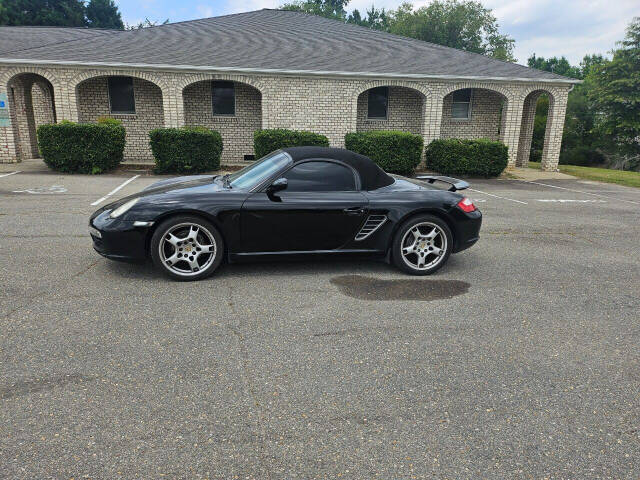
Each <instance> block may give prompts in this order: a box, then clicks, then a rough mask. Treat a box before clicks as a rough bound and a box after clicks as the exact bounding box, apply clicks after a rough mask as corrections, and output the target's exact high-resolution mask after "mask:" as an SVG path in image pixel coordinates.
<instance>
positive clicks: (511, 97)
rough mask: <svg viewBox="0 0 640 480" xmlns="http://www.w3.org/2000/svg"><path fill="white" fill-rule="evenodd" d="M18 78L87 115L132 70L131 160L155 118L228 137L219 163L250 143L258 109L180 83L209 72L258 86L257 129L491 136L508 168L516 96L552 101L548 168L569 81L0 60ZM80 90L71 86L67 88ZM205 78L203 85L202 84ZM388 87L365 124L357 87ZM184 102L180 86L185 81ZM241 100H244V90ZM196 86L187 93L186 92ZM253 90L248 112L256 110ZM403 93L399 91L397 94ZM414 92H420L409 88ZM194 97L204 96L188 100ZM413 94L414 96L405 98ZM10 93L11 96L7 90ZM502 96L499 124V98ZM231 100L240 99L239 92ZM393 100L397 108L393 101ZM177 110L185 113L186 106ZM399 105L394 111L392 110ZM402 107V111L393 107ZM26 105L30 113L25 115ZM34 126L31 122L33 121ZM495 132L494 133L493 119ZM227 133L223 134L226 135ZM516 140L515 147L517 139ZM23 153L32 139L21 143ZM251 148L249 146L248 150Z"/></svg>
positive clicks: (73, 112)
mask: <svg viewBox="0 0 640 480" xmlns="http://www.w3.org/2000/svg"><path fill="white" fill-rule="evenodd" d="M25 75H41V76H42V77H44V78H46V79H47V80H49V81H50V82H51V84H52V86H53V92H54V101H55V112H56V119H57V121H61V120H63V119H68V120H72V121H78V120H80V121H95V119H96V118H97V117H99V116H101V115H106V114H108V113H109V111H108V97H107V89H106V78H105V76H107V75H128V76H132V77H135V80H134V85H135V90H136V102H137V110H138V111H137V113H136V114H135V115H131V116H130V115H117V116H116V118H121V119H122V120H123V122H124V124H125V128H126V129H127V147H126V150H125V156H126V157H127V158H130V159H138V160H151V154H150V151H149V147H148V138H147V133H148V131H149V130H150V129H151V128H155V127H158V126H162V125H167V126H181V125H185V124H187V123H189V124H191V123H194V124H203V123H204V124H205V125H207V126H211V127H213V128H215V127H219V128H218V129H219V130H221V131H222V133H223V135H225V136H226V137H227V141H226V142H225V143H226V146H227V147H228V148H227V149H226V151H225V153H224V161H225V163H229V162H240V161H242V159H243V158H242V157H243V156H244V155H245V154H246V153H245V149H247V150H248V147H249V145H250V135H251V134H252V130H253V129H255V128H256V126H257V125H258V123H257V120H255V122H254V121H252V120H250V119H251V118H253V119H257V117H258V115H257V112H254V113H255V114H254V115H250V114H249V113H248V112H249V110H250V109H251V107H249V106H248V107H247V115H246V116H243V117H242V118H238V119H237V120H236V121H235V123H234V121H229V119H225V120H226V121H223V119H220V120H218V119H214V118H213V116H212V115H211V116H209V115H210V100H209V99H208V96H209V95H210V91H205V90H208V89H207V88H205V89H203V90H200V92H199V93H197V92H196V90H195V89H197V88H202V87H197V86H193V87H189V86H190V85H193V84H196V83H197V82H205V81H210V80H214V79H219V80H230V81H234V82H239V83H240V84H246V85H250V86H252V87H253V88H255V89H256V90H257V91H259V92H260V93H261V99H262V105H261V110H262V128H291V129H296V130H310V131H313V132H317V133H321V134H323V135H326V136H327V137H328V138H329V141H330V143H331V145H332V146H344V135H345V134H346V133H347V132H353V131H356V130H357V129H365V128H367V129H368V128H400V129H406V130H409V131H414V132H416V133H420V132H421V133H422V135H423V136H424V139H425V143H429V142H430V141H431V140H433V139H435V138H442V137H445V138H446V137H463V138H465V137H466V138H476V137H489V138H494V139H500V140H501V141H503V142H504V143H505V144H506V145H507V146H508V147H509V163H510V165H515V164H516V160H517V153H518V150H519V149H520V148H523V149H525V150H526V149H528V148H529V147H528V145H524V144H522V143H525V144H526V142H527V138H528V137H527V136H525V140H524V142H520V140H521V128H522V126H523V113H524V110H525V107H524V103H525V102H524V100H525V97H526V96H527V95H528V94H530V93H531V92H534V91H538V90H543V91H545V92H547V93H548V94H549V95H550V98H551V99H552V101H551V102H550V103H551V107H550V108H551V110H552V112H551V114H550V115H549V117H548V118H549V121H548V127H547V132H548V135H547V137H546V138H545V149H544V152H543V168H545V169H548V170H553V169H555V168H556V166H557V162H558V156H559V152H560V143H561V140H562V128H563V123H564V114H565V109H566V101H567V94H568V90H569V85H567V84H550V83H536V82H507V81H504V82H498V81H482V80H473V81H456V80H435V81H434V80H427V79H423V80H416V79H413V80H403V79H377V80H376V79H371V78H353V77H352V78H342V77H321V76H305V77H294V76H285V75H278V76H276V75H249V74H234V73H229V72H218V73H216V72H210V73H203V72H189V71H185V72H178V71H161V70H157V71H156V70H153V71H152V70H135V69H126V68H102V69H86V68H81V67H62V66H59V67H44V66H38V65H12V66H3V65H0V92H8V88H9V84H10V83H12V82H13V81H14V79H15V78H18V77H23V76H25ZM78 85H79V88H78V89H76V86H78ZM204 85H206V84H204ZM378 86H389V87H390V89H391V92H390V95H391V96H390V101H389V115H390V117H389V120H388V121H387V123H386V124H377V125H375V124H369V122H368V121H367V120H366V119H364V117H363V114H364V112H365V111H366V109H365V108H363V107H364V105H363V103H362V102H363V101H364V100H365V99H366V97H365V96H362V95H361V94H362V93H363V92H366V90H368V89H370V88H373V87H378ZM186 87H189V88H187V89H186V101H185V99H184V98H183V90H184V89H185V88H186ZM462 88H473V89H478V90H476V93H475V97H474V101H473V102H474V103H473V107H472V109H473V112H472V118H471V120H470V121H467V122H457V121H452V120H451V118H450V112H451V109H450V104H449V102H450V97H449V98H447V97H448V95H449V94H450V93H451V92H453V91H455V90H458V89H462ZM242 89H245V90H244V92H241V90H239V92H241V93H242V98H245V99H246V100H247V101H249V98H250V97H251V95H250V94H249V87H246V88H245V87H242ZM193 92H195V97H194V96H193V94H194V93H193ZM252 92H253V96H254V101H253V105H254V107H253V108H254V109H255V108H257V102H256V101H255V97H256V93H255V91H252ZM403 92H404V93H403ZM417 92H420V93H417ZM199 96H201V97H203V98H204V99H203V101H202V102H199V101H195V103H192V100H193V99H195V98H197V97H199ZM412 96H413V98H414V99H416V100H417V99H421V100H422V103H421V104H420V106H419V107H418V102H413V101H411V97H412ZM10 98H11V96H10ZM503 98H506V99H507V105H506V107H505V108H504V109H503V110H502V121H501V122H500V121H499V118H500V117H499V112H500V106H499V104H500V100H502V99H503ZM239 101H242V100H241V97H239ZM30 102H31V94H30V93H29V92H26V91H24V92H23V91H21V90H20V89H18V90H16V95H15V98H13V100H11V101H10V113H11V118H12V119H13V120H12V125H13V127H12V128H0V162H13V161H16V159H19V158H20V155H19V154H18V152H19V150H20V148H21V145H22V146H25V142H24V141H23V140H22V139H23V138H29V133H28V132H29V126H28V119H29V116H30V115H31V116H33V113H34V112H35V111H34V109H33V107H32V106H31V104H30ZM401 106H402V107H401ZM185 107H186V110H187V111H186V112H185ZM396 107H398V108H399V110H397V111H396V110H395V108H396ZM400 107H401V108H400ZM30 112H31V113H30ZM34 124H35V120H34ZM499 125H500V134H499V135H498V133H497V132H498V126H499ZM225 132H226V133H225ZM521 144H522V145H521ZM26 150H27V151H28V150H31V145H30V144H29V143H27V144H26ZM248 153H250V152H248Z"/></svg>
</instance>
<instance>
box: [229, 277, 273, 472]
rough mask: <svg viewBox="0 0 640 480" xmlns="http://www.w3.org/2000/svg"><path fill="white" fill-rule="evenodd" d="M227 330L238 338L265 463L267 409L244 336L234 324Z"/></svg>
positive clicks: (244, 379) (231, 304) (244, 380)
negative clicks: (252, 368)
mask: <svg viewBox="0 0 640 480" xmlns="http://www.w3.org/2000/svg"><path fill="white" fill-rule="evenodd" d="M227 288H228V289H229V290H228V291H229V293H228V296H227V304H228V306H229V309H230V310H231V315H232V317H236V316H238V312H237V311H236V308H235V302H234V299H233V288H232V287H231V285H227ZM225 326H226V327H227V328H228V329H229V331H231V332H232V334H233V335H234V336H235V337H236V339H237V340H238V346H239V348H240V367H241V370H242V383H243V384H244V386H245V392H246V393H247V394H248V396H249V397H250V400H251V401H252V402H253V404H254V406H255V407H256V416H257V417H256V427H257V428H256V430H257V433H258V435H259V436H260V441H259V442H258V447H257V448H258V455H259V457H260V458H261V459H262V460H263V461H264V462H265V463H266V464H268V463H269V456H268V455H267V454H266V452H265V444H266V441H267V427H266V413H267V412H266V411H265V410H268V409H267V408H266V407H265V406H264V405H263V404H262V403H261V402H260V400H259V398H258V392H257V390H256V389H255V386H254V385H255V384H256V380H255V378H254V377H253V375H252V373H251V369H250V368H249V352H248V350H247V344H246V338H245V336H244V335H243V334H242V333H241V332H240V329H239V328H238V327H236V326H234V325H231V324H226V325H225ZM263 470H264V471H263V472H262V473H263V476H262V478H271V473H270V471H271V470H270V469H268V468H266V469H265V468H264V467H263Z"/></svg>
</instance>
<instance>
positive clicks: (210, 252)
mask: <svg viewBox="0 0 640 480" xmlns="http://www.w3.org/2000/svg"><path fill="white" fill-rule="evenodd" d="M216 250H217V249H216V241H215V239H214V238H213V235H212V234H211V232H210V231H209V230H207V229H206V228H205V227H203V226H202V225H198V224H196V223H190V222H189V223H179V224H178V225H174V226H172V227H171V228H170V229H168V230H167V231H166V232H165V233H164V235H163V236H162V240H160V243H159V245H158V253H159V254H160V260H161V261H162V263H163V264H164V266H165V267H166V268H167V269H169V270H170V271H171V272H173V273H175V274H177V275H180V276H183V277H191V276H193V275H197V274H198V273H200V272H202V271H204V270H206V269H207V268H209V266H210V265H211V263H213V260H214V259H215V258H216Z"/></svg>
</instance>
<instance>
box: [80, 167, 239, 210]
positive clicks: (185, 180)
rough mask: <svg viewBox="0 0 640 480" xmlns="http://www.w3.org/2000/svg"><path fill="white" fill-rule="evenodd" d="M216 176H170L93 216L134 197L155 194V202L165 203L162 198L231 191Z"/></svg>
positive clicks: (107, 206)
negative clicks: (216, 179)
mask: <svg viewBox="0 0 640 480" xmlns="http://www.w3.org/2000/svg"><path fill="white" fill-rule="evenodd" d="M215 178H216V177H215V176H213V175H189V176H185V177H175V178H168V179H166V180H160V181H159V182H155V183H153V184H151V185H149V186H148V187H146V188H145V189H143V190H141V191H139V192H137V193H134V194H132V195H129V196H126V197H123V198H121V199H119V200H117V201H115V202H112V203H110V204H108V205H105V206H103V207H102V208H100V209H99V210H98V211H96V212H95V213H94V214H93V215H92V218H93V217H95V216H96V215H98V214H100V213H101V212H103V211H105V210H112V209H114V208H118V207H119V206H120V205H122V204H123V203H125V202H128V201H129V200H132V199H134V198H144V197H152V196H153V197H154V199H153V202H154V203H156V202H159V203H163V201H162V200H166V201H168V202H171V203H174V202H175V201H176V200H178V199H182V198H184V197H185V196H191V195H198V194H203V193H206V194H211V193H213V192H223V191H230V190H229V189H226V188H224V187H223V186H222V183H221V182H217V181H215ZM161 199H162V200H161Z"/></svg>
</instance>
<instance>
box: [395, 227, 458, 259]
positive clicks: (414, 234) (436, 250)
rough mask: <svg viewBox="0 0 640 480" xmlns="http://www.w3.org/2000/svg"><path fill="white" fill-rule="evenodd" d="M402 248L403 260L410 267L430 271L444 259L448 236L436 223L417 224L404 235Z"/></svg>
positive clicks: (401, 243)
mask: <svg viewBox="0 0 640 480" xmlns="http://www.w3.org/2000/svg"><path fill="white" fill-rule="evenodd" d="M400 247H401V249H402V260H403V261H404V262H405V263H406V264H407V265H408V266H409V267H411V268H413V269H414V270H428V269H430V268H433V267H435V266H436V265H437V264H438V263H440V262H441V261H442V259H443V258H444V256H445V253H446V252H447V235H446V234H445V233H444V230H442V228H441V227H440V226H438V225H436V224H435V223H431V222H421V223H417V224H415V225H414V226H413V227H411V228H410V229H409V230H407V232H406V233H405V234H404V236H403V237H402V242H400Z"/></svg>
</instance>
